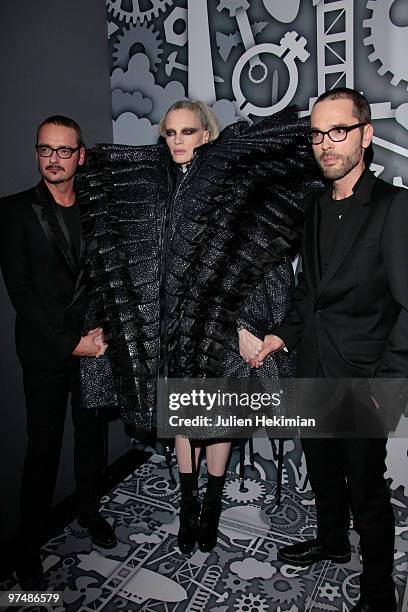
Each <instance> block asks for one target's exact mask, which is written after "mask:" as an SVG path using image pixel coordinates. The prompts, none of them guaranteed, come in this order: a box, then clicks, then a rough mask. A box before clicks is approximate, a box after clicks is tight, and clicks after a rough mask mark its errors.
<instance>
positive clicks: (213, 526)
mask: <svg viewBox="0 0 408 612" xmlns="http://www.w3.org/2000/svg"><path fill="white" fill-rule="evenodd" d="M224 482H225V476H213V475H212V474H208V483H207V491H206V492H205V496H204V501H203V506H202V508H201V514H200V521H199V524H198V536H197V543H198V548H199V549H200V550H201V552H210V550H212V549H213V548H214V546H215V545H216V543H217V535H218V523H219V522H220V516H221V512H222V503H221V497H222V490H223V488H224Z"/></svg>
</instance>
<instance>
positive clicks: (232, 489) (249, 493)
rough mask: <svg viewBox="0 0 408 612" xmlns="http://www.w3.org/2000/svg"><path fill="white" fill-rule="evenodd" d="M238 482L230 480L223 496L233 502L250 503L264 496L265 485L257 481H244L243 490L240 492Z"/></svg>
mask: <svg viewBox="0 0 408 612" xmlns="http://www.w3.org/2000/svg"><path fill="white" fill-rule="evenodd" d="M240 485H241V483H240V481H239V480H230V481H229V482H228V484H227V486H226V487H225V495H226V497H227V498H228V499H230V500H231V501H234V502H246V503H250V502H253V501H255V500H256V499H259V498H260V497H262V496H263V495H265V485H263V484H262V483H261V482H259V481H258V480H249V479H248V478H246V479H245V483H244V490H243V491H240V490H239V487H240Z"/></svg>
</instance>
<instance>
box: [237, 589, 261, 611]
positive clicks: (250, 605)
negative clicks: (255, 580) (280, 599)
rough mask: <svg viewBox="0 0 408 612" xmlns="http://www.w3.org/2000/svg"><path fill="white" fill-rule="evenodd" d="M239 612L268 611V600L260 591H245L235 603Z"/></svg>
mask: <svg viewBox="0 0 408 612" xmlns="http://www.w3.org/2000/svg"><path fill="white" fill-rule="evenodd" d="M234 608H236V609H237V610H239V612H268V610H269V608H268V602H267V601H266V599H262V598H261V596H260V595H258V593H257V594H256V595H255V594H254V593H245V594H244V595H242V596H241V597H239V598H238V599H237V601H236V603H235V604H234Z"/></svg>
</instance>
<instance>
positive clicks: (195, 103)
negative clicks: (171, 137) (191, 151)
mask: <svg viewBox="0 0 408 612" xmlns="http://www.w3.org/2000/svg"><path fill="white" fill-rule="evenodd" d="M177 110H189V111H193V113H197V115H198V117H199V119H200V122H201V125H202V126H203V128H204V129H205V130H208V133H209V138H208V140H209V142H212V141H213V140H216V139H217V138H218V136H219V134H220V124H219V123H218V119H217V117H216V116H215V114H214V113H213V112H212V110H211V109H210V108H209V107H208V106H207V105H206V104H205V103H204V102H201V100H179V101H178V102H174V104H172V105H171V106H170V108H168V109H167V111H166V114H165V115H164V117H162V118H161V119H160V123H159V131H160V136H166V117H167V115H168V114H169V113H171V112H172V111H177Z"/></svg>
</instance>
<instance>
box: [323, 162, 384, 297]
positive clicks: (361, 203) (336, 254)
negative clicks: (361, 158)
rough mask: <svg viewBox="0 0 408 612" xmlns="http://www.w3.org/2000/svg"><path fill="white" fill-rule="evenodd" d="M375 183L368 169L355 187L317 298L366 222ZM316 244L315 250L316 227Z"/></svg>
mask: <svg viewBox="0 0 408 612" xmlns="http://www.w3.org/2000/svg"><path fill="white" fill-rule="evenodd" d="M374 184H375V177H374V175H373V174H372V173H371V172H370V171H368V170H367V171H366V172H364V174H363V175H362V177H361V178H360V179H359V181H358V182H357V184H356V185H355V187H354V190H353V193H354V198H353V201H352V202H351V205H350V206H349V207H347V210H346V212H345V214H344V217H343V219H342V228H341V231H340V234H339V236H338V238H337V240H336V244H335V245H334V249H333V253H332V255H331V258H330V262H329V265H328V266H327V268H326V271H325V273H324V274H323V276H322V278H321V279H320V283H319V285H318V287H317V294H316V298H317V299H318V298H319V297H320V296H321V294H322V292H323V291H324V289H325V287H327V284H328V283H329V282H330V281H331V279H332V278H333V276H334V275H335V274H336V272H337V270H338V269H339V267H340V265H341V264H342V263H343V260H344V258H345V257H346V255H347V253H348V251H349V249H350V247H351V245H352V244H353V242H354V241H355V239H356V238H357V236H358V233H359V232H360V230H361V227H362V226H363V224H364V221H365V219H366V216H367V214H368V212H369V210H370V207H369V206H368V204H369V203H370V200H371V193H372V190H373V187H374ZM315 209H316V210H317V209H318V205H317V206H316V207H315ZM316 226H317V228H318V224H316ZM315 245H316V246H315V250H317V245H318V229H316V235H315Z"/></svg>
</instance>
